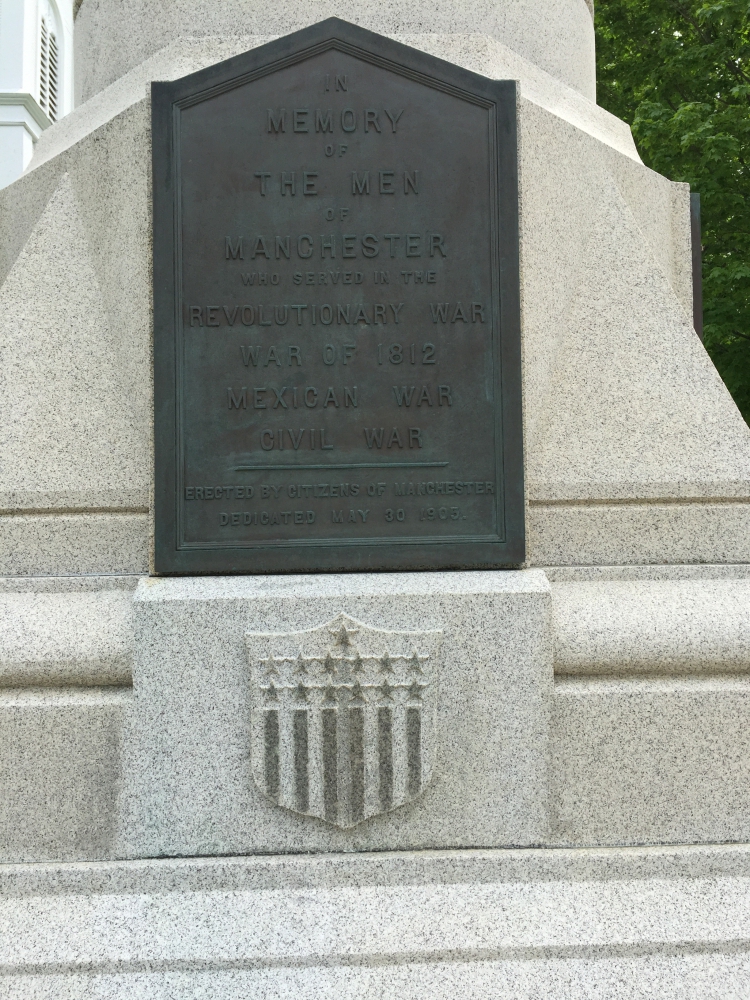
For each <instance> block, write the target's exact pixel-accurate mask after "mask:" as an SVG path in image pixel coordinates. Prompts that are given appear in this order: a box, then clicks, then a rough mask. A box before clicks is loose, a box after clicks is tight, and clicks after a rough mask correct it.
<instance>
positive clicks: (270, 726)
mask: <svg viewBox="0 0 750 1000" xmlns="http://www.w3.org/2000/svg"><path fill="white" fill-rule="evenodd" d="M264 716H265V718H264V720H263V741H264V747H265V779H266V794H267V795H268V796H269V797H270V798H272V799H275V800H276V801H277V802H278V799H279V786H280V783H281V782H280V778H279V713H278V712H277V711H276V710H275V709H274V710H273V711H271V712H265V713H264Z"/></svg>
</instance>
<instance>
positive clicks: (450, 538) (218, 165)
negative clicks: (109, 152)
mask: <svg viewBox="0 0 750 1000" xmlns="http://www.w3.org/2000/svg"><path fill="white" fill-rule="evenodd" d="M153 144H154V307H155V317H154V355H155V421H156V497H155V510H156V557H155V567H156V571H157V572H159V573H238V572H280V571H316V570H355V569H357V570H366V569H418V568H454V567H494V566H508V565H515V564H518V563H519V562H521V561H522V560H523V558H524V531H523V459H522V429H521V371H520V333H519V296H518V204H517V198H518V196H517V160H516V91H515V85H514V83H512V82H497V81H492V80H487V79H484V78H483V77H479V76H476V75H474V74H472V73H469V72H466V71H464V70H461V69H459V68H458V67H455V66H452V65H450V64H448V63H445V62H442V61H441V60H437V59H434V58H432V57H430V56H427V55H425V54H423V53H421V52H417V51H415V50H412V49H409V48H406V47H404V46H402V45H399V44H396V43H394V42H391V41H389V40H387V39H385V38H382V37H380V36H378V35H375V34H372V33H370V32H367V31H363V30H362V29H359V28H356V27H354V26H352V25H350V24H346V23H345V22H342V21H339V20H336V19H332V20H328V21H324V22H322V23H321V24H318V25H316V26H314V27H312V28H309V29H306V30H304V31H300V32H298V33H296V34H293V35H290V36H288V37H286V38H283V39H281V40H279V41H277V42H274V43H272V44H270V45H266V46H263V47H262V48H258V49H255V50H253V51H252V52H248V53H246V54H245V55H242V56H238V57H237V58H235V59H231V60H229V61H227V62H224V63H221V64H219V65H217V66H213V67H211V68H209V69H207V70H204V71H202V72H200V73H195V74H193V75H192V76H188V77H185V78H184V79H182V80H178V81H177V82H175V83H168V84H165V83H157V84H154V85H153Z"/></svg>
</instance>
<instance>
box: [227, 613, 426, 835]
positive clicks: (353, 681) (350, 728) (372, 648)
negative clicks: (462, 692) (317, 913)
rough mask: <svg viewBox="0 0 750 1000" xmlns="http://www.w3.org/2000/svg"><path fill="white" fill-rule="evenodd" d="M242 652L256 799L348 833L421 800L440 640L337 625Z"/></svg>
mask: <svg viewBox="0 0 750 1000" xmlns="http://www.w3.org/2000/svg"><path fill="white" fill-rule="evenodd" d="M245 642H246V648H247V654H248V659H249V663H250V678H251V679H250V684H251V705H252V709H251V735H250V741H251V762H252V774H253V779H254V781H255V784H256V786H257V787H258V789H259V790H260V791H261V792H262V793H263V795H265V796H266V797H267V798H268V799H270V800H271V801H272V802H273V803H275V804H276V805H277V806H281V807H283V808H284V809H290V810H291V811H292V812H296V813H300V814H301V815H305V816H314V817H317V818H318V819H321V820H324V821H325V822H327V823H331V824H332V825H334V826H337V827H340V828H342V829H348V828H350V827H353V826H356V825H357V824H358V823H362V822H364V821H365V820H368V819H370V818H371V817H373V816H377V815H380V814H381V813H386V812H390V811H391V810H392V809H397V808H399V807H400V806H404V805H406V804H407V803H409V802H412V801H413V800H414V799H416V798H418V797H419V796H420V795H421V794H422V792H423V791H424V789H425V788H426V786H427V785H428V784H429V782H430V780H431V779H432V775H433V753H434V750H433V747H434V730H435V712H436V694H437V691H436V668H437V664H438V659H439V655H440V649H441V643H442V632H440V631H429V632H428V631H425V632H406V631H396V630H388V629H380V628H375V627H373V626H371V625H366V624H364V623H363V622H360V621H356V620H355V619H354V618H351V617H349V616H348V615H345V614H340V615H338V616H337V617H336V618H334V619H333V620H332V621H330V622H327V623H326V624H325V625H320V626H318V627H317V628H313V629H308V630H306V631H302V632H288V633H261V632H256V633H248V634H247V635H246V636H245Z"/></svg>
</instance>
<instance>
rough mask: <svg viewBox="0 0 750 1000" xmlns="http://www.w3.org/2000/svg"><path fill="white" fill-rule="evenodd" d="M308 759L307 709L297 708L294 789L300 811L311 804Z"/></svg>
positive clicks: (295, 718)
mask: <svg viewBox="0 0 750 1000" xmlns="http://www.w3.org/2000/svg"><path fill="white" fill-rule="evenodd" d="M308 761H309V757H308V747H307V711H306V710H305V709H297V711H295V713H294V791H295V797H296V800H297V808H298V809H299V811H300V812H307V810H308V808H309V806H310V785H309V778H308V770H309V764H308Z"/></svg>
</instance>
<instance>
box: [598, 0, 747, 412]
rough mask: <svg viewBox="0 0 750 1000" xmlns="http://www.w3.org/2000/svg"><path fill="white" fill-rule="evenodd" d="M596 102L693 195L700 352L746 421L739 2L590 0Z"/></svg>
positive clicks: (646, 156)
mask: <svg viewBox="0 0 750 1000" xmlns="http://www.w3.org/2000/svg"><path fill="white" fill-rule="evenodd" d="M595 9H596V42H597V73H598V87H597V99H598V101H599V104H601V105H602V106H603V107H605V108H606V109H607V110H608V111H611V112H612V113H613V114H615V115H617V116H618V118H623V119H624V120H625V121H626V122H628V123H629V124H630V125H631V126H632V129H633V135H634V138H635V141H636V145H637V146H638V151H639V152H640V154H641V157H642V159H643V161H644V163H646V164H647V166H649V167H652V168H653V169H654V170H657V171H658V172H659V173H660V174H665V175H666V176H667V177H669V178H670V179H671V180H674V181H687V182H688V183H689V184H690V187H691V190H693V191H698V192H699V193H700V196H701V216H702V223H703V232H702V243H703V304H704V343H705V345H706V348H707V349H708V352H709V354H710V355H711V357H712V359H713V361H714V364H715V365H716V367H717V368H718V370H719V372H720V373H721V376H722V378H723V379H724V381H725V383H726V385H727V387H728V389H729V391H730V392H731V393H732V396H733V397H734V399H735V402H736V403H737V405H738V406H739V408H740V410H741V411H742V413H743V416H744V417H745V419H746V420H747V421H748V422H749V423H750V171H749V169H748V158H750V2H748V0H716V2H714V3H703V2H701V0H596V8H595Z"/></svg>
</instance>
